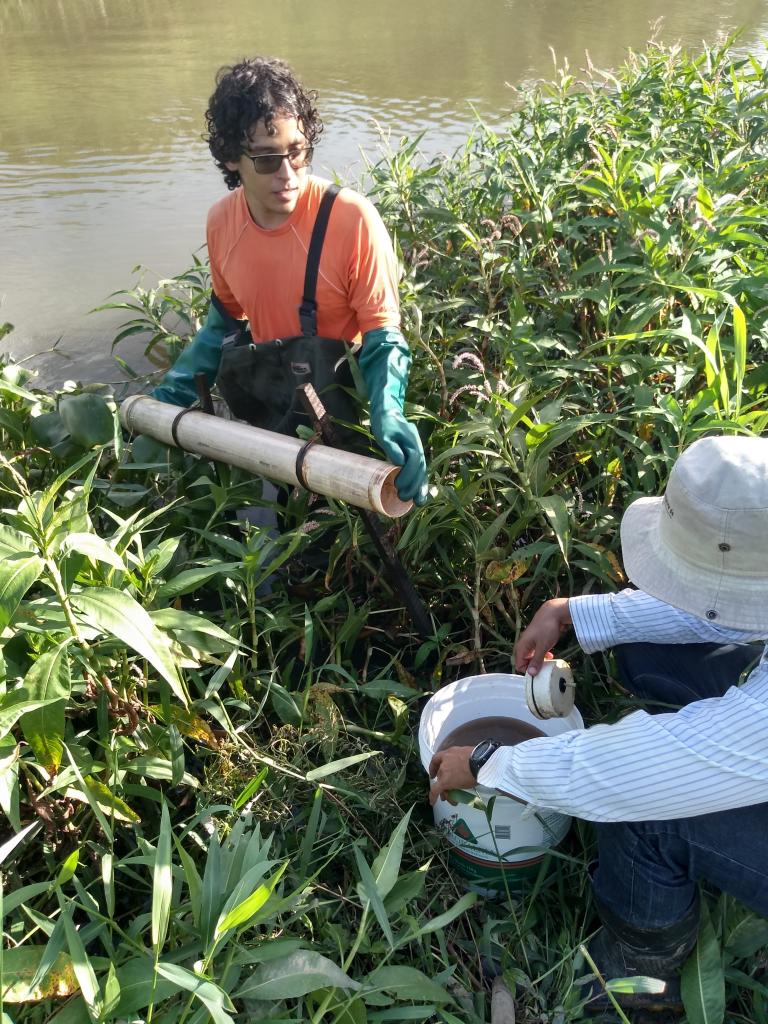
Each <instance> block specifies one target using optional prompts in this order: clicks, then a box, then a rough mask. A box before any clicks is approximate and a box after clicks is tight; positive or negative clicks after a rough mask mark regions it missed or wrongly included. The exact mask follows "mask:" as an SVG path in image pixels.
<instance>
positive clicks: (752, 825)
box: [430, 437, 768, 1008]
mask: <svg viewBox="0 0 768 1024" xmlns="http://www.w3.org/2000/svg"><path fill="white" fill-rule="evenodd" d="M621 544H622V554H623V558H624V565H625V569H626V571H627V574H628V576H629V578H630V579H631V580H632V582H633V583H634V584H635V585H636V586H637V587H639V588H640V589H638V590H624V591H622V592H621V593H618V594H605V595H595V596H591V595H590V596H585V597H572V598H569V599H565V598H559V599H555V600H552V601H547V602H546V603H545V604H543V605H542V606H541V608H539V610H538V611H537V612H536V614H535V615H534V617H533V619H532V621H531V623H530V625H529V626H528V628H527V629H526V630H525V631H524V632H523V633H522V634H521V636H520V639H519V642H518V644H517V648H516V651H515V661H516V666H517V669H518V671H521V672H522V671H526V670H527V671H530V672H531V673H532V674H534V675H535V674H536V673H537V672H538V670H539V669H540V668H541V665H542V662H543V660H544V658H545V657H546V656H547V655H548V654H549V652H550V651H551V649H552V648H553V647H554V645H555V644H556V643H557V641H558V639H559V637H560V636H561V634H562V633H563V632H564V631H566V630H567V629H568V628H569V627H570V626H571V625H572V626H573V628H574V629H575V631H576V636H577V639H578V641H579V643H580V645H581V647H582V648H583V650H584V651H586V652H587V653H592V652H595V651H601V650H605V649H607V648H615V655H616V661H617V664H618V667H619V670H620V674H621V676H622V679H623V681H624V683H625V684H626V686H627V688H628V689H629V690H630V691H632V692H633V693H635V694H637V695H638V696H640V697H643V698H644V699H645V700H647V701H648V702H649V705H650V707H649V711H636V712H634V713H632V714H630V715H627V716H626V717H625V718H623V719H621V721H619V722H617V723H616V724H614V725H598V726H594V727H593V728H590V729H587V730H586V731H578V732H569V733H565V734H563V735H560V736H557V737H545V738H541V739H533V740H529V741H527V742H525V743H522V744H520V745H519V746H516V747H501V748H500V749H497V750H496V751H495V752H493V753H491V754H490V756H487V757H486V759H485V760H484V763H483V764H482V766H480V767H477V757H476V758H475V760H474V761H473V766H476V767H477V775H476V776H475V775H474V774H473V773H472V771H470V766H469V758H470V756H471V754H472V750H470V749H468V748H464V747H453V748H451V749H449V750H446V751H442V752H441V753H439V754H437V755H436V756H435V758H434V760H433V762H432V765H431V769H430V775H431V776H432V777H433V778H435V782H434V784H433V786H432V789H431V799H432V800H433V802H434V800H435V799H437V797H438V795H441V794H445V793H446V792H447V791H448V790H450V789H461V788H469V787H472V786H473V785H475V783H476V782H480V783H481V784H482V785H483V786H486V787H489V788H491V789H499V790H502V791H503V792H505V793H510V794H512V795H513V796H516V797H519V798H520V799H522V800H525V801H526V802H528V803H531V804H534V805H537V806H539V807H545V808H552V809H554V810H558V811H561V812H563V813H565V814H570V815H574V816H576V817H580V818H584V819H586V820H588V821H593V822H595V823H596V829H597V835H598V849H599V862H598V864H597V867H596V869H595V871H594V873H593V878H592V881H593V889H594V895H595V899H596V903H597V907H598V910H599V912H600V915H601V918H602V921H603V924H604V926H605V927H604V929H603V931H602V932H601V933H599V934H598V936H596V938H595V940H594V942H593V944H592V955H593V957H594V959H595V961H596V962H597V965H598V967H599V968H600V970H601V973H603V975H604V976H605V977H624V976H628V975H632V974H636V975H650V976H652V977H657V978H659V977H661V978H664V979H666V980H667V981H668V986H667V989H666V991H665V994H664V995H663V996H662V997H659V996H655V995H653V996H651V995H642V994H637V995H623V996H617V998H618V999H619V1001H620V1002H622V1003H623V1004H624V1005H626V1006H627V1007H628V1008H632V1007H642V1006H650V1007H651V1008H664V1007H670V1006H677V1005H678V1004H679V985H678V984H677V980H676V974H677V971H678V969H679V967H680V966H681V965H682V963H683V961H684V960H685V958H686V957H687V955H688V953H689V952H690V950H691V949H692V948H693V945H694V943H695V941H696V934H697V925H698V916H699V904H698V889H697V883H698V882H699V881H707V882H708V883H710V884H712V885H714V886H715V887H716V888H718V889H720V890H722V891H723V892H727V893H730V894H731V895H733V896H735V897H736V898H738V899H739V900H741V901H743V902H744V903H745V904H746V905H747V906H749V907H751V908H752V909H753V910H755V911H757V912H758V913H759V914H762V915H764V916H768V803H766V796H767V795H768V744H766V736H768V647H765V648H764V649H761V648H759V647H758V648H756V647H754V646H752V644H753V642H754V641H758V640H759V641H766V639H768V439H763V438H754V437H749V438H745V437H707V438H703V439H701V440H699V441H696V442H695V443H694V444H693V445H691V447H690V448H688V449H687V450H686V451H685V452H684V453H683V455H681V457H680V458H679V459H678V461H677V462H676V464H675V465H674V467H673V469H672V472H671V474H670V478H669V482H668V485H667V488H666V492H665V494H664V495H663V496H662V497H657V498H641V499H640V500H639V501H636V502H634V503H633V504H632V505H631V506H630V507H629V509H628V510H627V512H626V513H625V515H624V518H623V520H622V524H621ZM761 653H762V657H761ZM756 663H757V664H756ZM750 668H751V669H752V671H751V672H750V674H749V676H748V678H747V679H746V682H744V683H743V685H739V683H740V677H741V675H742V673H744V672H746V671H747V670H749V669H750ZM670 705H671V706H673V707H674V706H677V705H681V709H680V710H678V711H675V712H669V711H665V710H663V708H665V707H666V708H669V706H670ZM486 754H487V751H486ZM602 1001H603V1002H604V1000H602ZM600 1002H601V1000H596V1001H595V1004H594V1005H595V1006H596V1007H597V1006H598V1005H599V1003H600Z"/></svg>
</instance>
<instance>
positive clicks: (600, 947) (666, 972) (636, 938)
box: [584, 900, 699, 1024]
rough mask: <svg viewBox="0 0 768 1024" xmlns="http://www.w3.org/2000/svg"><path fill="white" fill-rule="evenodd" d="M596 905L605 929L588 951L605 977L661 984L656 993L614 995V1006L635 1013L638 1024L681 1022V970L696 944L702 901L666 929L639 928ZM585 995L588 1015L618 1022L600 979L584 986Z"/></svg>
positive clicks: (607, 909) (605, 907)
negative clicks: (638, 979) (650, 981)
mask: <svg viewBox="0 0 768 1024" xmlns="http://www.w3.org/2000/svg"><path fill="white" fill-rule="evenodd" d="M597 907H598V912H599V914H600V917H601V919H602V922H603V928H602V929H601V931H599V932H598V933H597V935H596V936H595V937H594V939H593V940H592V941H591V942H590V943H589V946H588V947H587V948H588V951H589V955H590V956H591V957H592V959H593V960H594V962H595V966H596V967H597V969H598V971H599V972H600V974H601V975H602V977H603V979H604V980H605V981H610V980H612V979H615V978H640V977H644V978H652V979H654V980H655V981H657V982H659V983H660V985H661V987H660V988H659V990H658V991H637V992H613V993H612V995H613V997H614V999H615V1000H616V1002H617V1003H618V1004H619V1006H620V1007H621V1008H622V1010H623V1011H624V1012H625V1013H628V1014H629V1013H632V1014H633V1017H632V1019H633V1021H634V1022H635V1024H645V1022H646V1021H653V1022H654V1024H666V1022H667V1021H674V1020H677V1019H679V1017H680V1016H681V1015H682V1013H683V1001H682V998H681V994H680V977H679V971H680V968H681V967H682V965H683V964H684V963H685V961H686V959H687V958H688V954H689V953H690V952H691V950H692V949H693V947H694V946H695V945H696V936H697V934H698V923H699V904H698V900H697V901H696V903H695V904H694V905H693V906H692V907H691V909H690V910H689V911H688V913H687V914H686V915H685V917H683V918H682V919H681V920H680V921H676V922H675V923H674V924H671V925H667V926H666V927H664V928H637V927H635V926H634V925H631V924H629V923H628V922H626V921H623V920H622V919H621V918H620V917H618V915H617V914H615V913H614V912H613V911H612V910H610V908H608V907H607V906H605V905H604V904H602V903H600V902H599V901H598V903H597ZM649 987H650V986H649ZM653 988H654V989H655V988H656V986H653ZM584 995H585V997H586V999H587V1002H586V1004H585V1006H584V1012H585V1013H586V1014H587V1015H588V1016H590V1017H595V1016H600V1015H606V1014H607V1015H609V1016H608V1019H610V1020H613V1021H615V1019H616V1010H615V1008H614V1006H613V1003H612V1002H611V1000H610V998H609V996H608V994H607V993H606V991H605V990H604V988H603V986H602V984H601V983H600V981H599V980H598V979H597V978H593V979H592V980H590V981H589V982H588V983H587V985H585V988H584ZM611 1014H612V1015H613V1016H610V1015H611Z"/></svg>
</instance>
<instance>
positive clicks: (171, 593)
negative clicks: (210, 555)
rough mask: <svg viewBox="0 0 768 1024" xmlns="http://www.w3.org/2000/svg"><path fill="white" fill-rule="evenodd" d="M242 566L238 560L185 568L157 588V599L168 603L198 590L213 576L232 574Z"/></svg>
mask: <svg viewBox="0 0 768 1024" xmlns="http://www.w3.org/2000/svg"><path fill="white" fill-rule="evenodd" d="M242 568H243V567H242V564H241V563H240V562H217V563H216V564H215V565H206V566H200V567H199V568H197V569H185V570H184V571H183V572H180V573H178V575H176V576H174V577H173V578H172V579H170V580H168V582H167V583H164V584H163V585H162V586H161V587H158V588H157V600H158V601H161V602H163V603H170V602H171V601H173V600H175V598H177V597H181V596H182V595H183V594H190V593H192V592H193V591H195V590H198V589H199V588H200V587H201V586H202V585H203V584H204V583H207V582H208V581H209V580H212V579H213V578H214V577H215V576H232V575H233V574H234V573H236V572H237V571H238V570H242Z"/></svg>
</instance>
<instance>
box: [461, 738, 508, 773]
mask: <svg viewBox="0 0 768 1024" xmlns="http://www.w3.org/2000/svg"><path fill="white" fill-rule="evenodd" d="M500 746H501V744H500V743H499V742H497V741H496V740H481V741H480V742H479V743H478V744H477V746H476V747H475V748H474V750H473V751H472V753H471V754H470V755H469V770H470V771H471V772H472V775H473V776H474V777H475V780H477V773H478V772H479V771H480V769H481V768H482V767H483V765H484V764H485V762H486V761H487V760H488V759H489V758H490V757H491V755H492V754H495V753H496V751H497V750H498V749H499V747H500Z"/></svg>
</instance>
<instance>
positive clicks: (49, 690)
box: [21, 638, 72, 774]
mask: <svg viewBox="0 0 768 1024" xmlns="http://www.w3.org/2000/svg"><path fill="white" fill-rule="evenodd" d="M70 642H71V638H69V639H67V640H66V641H64V643H61V644H59V645H58V646H57V647H54V648H53V649H52V650H50V651H46V652H45V654H42V655H41V656H40V657H39V658H38V659H37V661H36V662H35V663H34V665H33V666H32V668H31V669H30V670H29V672H27V674H26V676H25V677H24V689H25V690H26V691H27V693H28V694H29V697H30V699H32V700H40V701H44V704H43V705H42V707H39V708H37V710H35V711H30V712H29V714H26V715H24V717H23V718H22V719H21V729H22V732H23V733H24V738H25V739H26V741H27V743H28V744H29V745H30V747H31V748H32V752H33V754H34V755H35V757H36V758H37V760H38V762H39V763H40V764H41V765H42V766H43V768H45V770H46V771H47V772H48V773H49V774H54V773H55V772H57V771H58V769H59V765H60V764H61V757H62V754H63V750H64V748H63V739H64V711H65V708H66V703H67V700H68V699H69V694H70V690H71V688H72V679H71V676H70V669H69V652H68V647H69V644H70Z"/></svg>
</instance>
